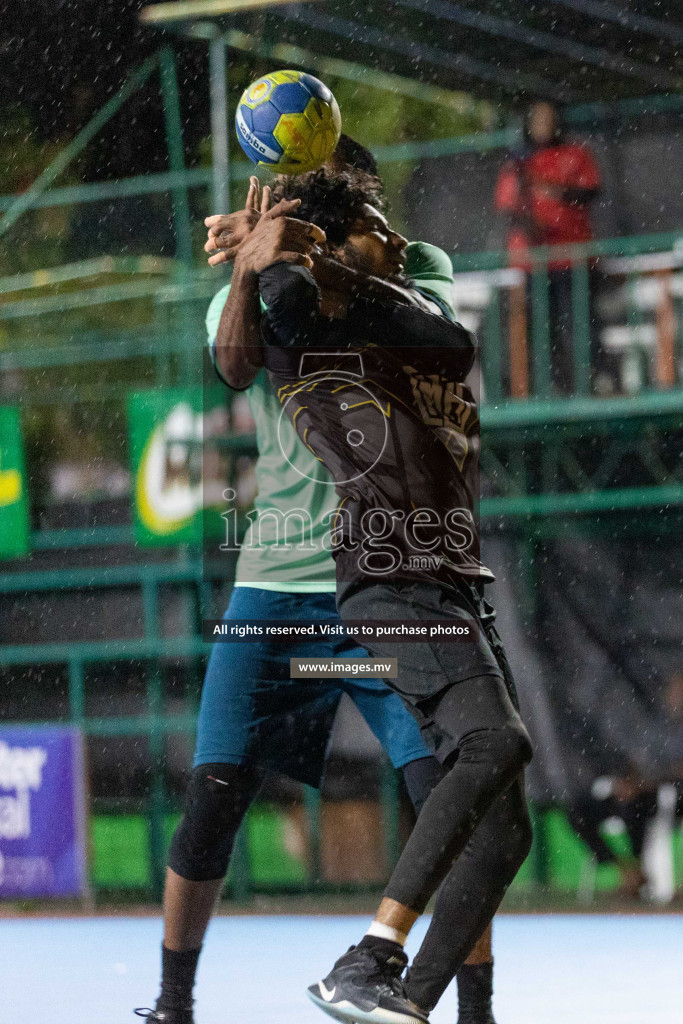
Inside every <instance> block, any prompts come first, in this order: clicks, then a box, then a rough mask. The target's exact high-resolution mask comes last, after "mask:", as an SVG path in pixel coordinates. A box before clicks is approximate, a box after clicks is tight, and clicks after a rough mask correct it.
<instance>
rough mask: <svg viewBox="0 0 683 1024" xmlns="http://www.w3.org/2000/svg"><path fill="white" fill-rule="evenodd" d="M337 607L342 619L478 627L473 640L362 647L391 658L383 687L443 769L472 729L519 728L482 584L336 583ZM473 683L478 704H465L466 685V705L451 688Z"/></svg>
mask: <svg viewBox="0 0 683 1024" xmlns="http://www.w3.org/2000/svg"><path fill="white" fill-rule="evenodd" d="M337 604H338V608H339V613H340V616H341V618H342V620H344V621H351V620H366V621H367V620H369V619H374V620H385V619H398V620H400V621H404V622H420V621H429V620H431V621H434V620H440V621H443V622H447V621H452V622H472V623H474V624H475V625H476V626H477V635H476V639H474V640H473V641H467V642H462V641H458V642H452V641H448V640H438V639H436V640H425V641H415V642H414V643H413V642H410V643H406V642H403V643H400V644H396V643H392V641H391V640H386V641H383V640H375V639H374V638H373V639H370V640H367V641H366V640H365V639H364V641H363V643H364V645H365V646H366V647H367V649H368V650H369V652H370V654H371V655H372V657H377V658H386V657H395V658H397V659H398V677H397V678H396V679H387V680H386V682H387V685H388V686H390V687H391V688H392V689H393V690H395V691H396V692H397V693H398V694H399V696H400V697H401V698H402V699H403V701H404V703H405V704H406V705H407V706H408V707H409V709H410V710H411V711H412V713H413V714H414V715H415V718H416V719H417V721H418V724H419V726H420V730H421V732H422V735H423V737H424V739H425V742H426V743H427V745H428V746H429V748H430V750H431V751H432V752H433V753H434V755H435V756H436V757H437V758H438V759H439V760H440V761H441V762H442V763H443V762H444V761H446V759H447V758H449V757H451V755H452V754H453V753H454V752H455V751H456V750H457V749H458V746H459V743H460V740H461V738H462V737H463V736H465V735H466V734H467V733H468V732H471V731H472V730H473V729H479V728H498V727H502V726H504V725H506V724H513V723H514V724H516V725H519V726H521V724H522V723H521V719H520V717H519V704H518V700H517V693H516V690H515V683H514V679H513V676H512V671H511V669H510V666H509V664H508V660H507V657H506V655H505V649H504V647H503V644H502V641H501V639H500V637H499V635H498V632H497V630H496V628H495V626H494V620H495V616H496V613H495V611H494V609H493V607H492V606H491V605H490V604H489V602H488V601H487V600H486V599H485V598H484V596H483V586H482V585H480V584H475V583H470V582H469V581H467V580H466V579H465V578H464V577H463V578H462V579H460V580H458V582H457V583H455V584H454V585H452V586H444V585H440V584H437V583H430V582H426V581H424V582H423V581H415V582H412V581H399V582H395V583H389V582H385V583H376V584H371V585H369V586H367V585H358V584H355V585H350V584H342V585H340V587H339V589H338V594H337ZM474 679H481V686H480V694H481V699H474V700H472V698H471V694H472V687H471V686H468V687H467V688H466V689H467V693H468V699H467V700H466V701H465V700H463V696H464V689H465V688H461V690H460V692H459V689H458V683H461V682H464V681H465V680H474ZM475 692H476V690H475Z"/></svg>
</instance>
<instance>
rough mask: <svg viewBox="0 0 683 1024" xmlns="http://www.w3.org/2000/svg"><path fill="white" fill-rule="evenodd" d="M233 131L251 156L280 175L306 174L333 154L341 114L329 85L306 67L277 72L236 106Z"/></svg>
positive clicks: (255, 84) (251, 88)
mask: <svg viewBox="0 0 683 1024" xmlns="http://www.w3.org/2000/svg"><path fill="white" fill-rule="evenodd" d="M235 129H236V131H237V138H238V139H239V143H240V146H241V147H242V149H243V150H244V152H245V153H246V154H247V156H248V157H249V159H250V160H252V161H253V162H254V163H255V164H258V165H259V166H261V167H269V168H270V169H271V170H272V171H275V172H276V173H277V174H303V173H304V172H305V171H313V170H315V169H316V168H317V167H320V166H321V165H322V164H324V163H325V161H326V160H328V159H329V157H330V156H331V155H332V153H333V152H334V150H335V148H336V145H337V143H338V142H339V135H340V133H341V114H340V113H339V107H338V106H337V101H336V100H335V98H334V96H333V95H332V93H331V92H330V90H329V89H328V88H327V86H326V85H325V84H324V83H323V82H321V81H319V79H317V78H314V77H313V75H308V74H306V73H305V72H303V71H273V72H271V74H269V75H264V76H263V78H259V79H258V80H257V81H256V82H253V83H252V84H251V85H250V86H249V88H248V89H245V91H244V92H243V93H242V97H241V99H240V101H239V103H238V105H237V114H236V116H235Z"/></svg>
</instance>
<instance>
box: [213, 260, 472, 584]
mask: <svg viewBox="0 0 683 1024" xmlns="http://www.w3.org/2000/svg"><path fill="white" fill-rule="evenodd" d="M405 274H406V276H407V277H409V278H411V280H413V281H414V282H415V285H416V287H417V288H418V289H419V290H420V291H421V292H424V293H425V295H426V296H427V297H428V298H432V299H434V300H435V301H436V302H437V304H438V305H439V306H440V307H441V308H442V309H443V310H444V312H445V313H446V314H447V315H449V316H451V317H452V316H453V310H452V306H451V301H452V299H451V295H452V287H453V270H452V268H451V262H450V260H449V258H448V256H447V255H446V253H445V252H443V251H442V250H441V249H437V248H436V246H434V245H429V244H428V243H426V242H411V243H410V244H409V245H408V250H407V253H406V267H405ZM229 291H230V285H229V284H228V285H226V286H225V287H224V288H221V290H220V291H219V292H218V293H217V294H216V295H215V296H214V297H213V299H212V301H211V304H210V306H209V309H208V312H207V315H206V330H207V335H208V342H209V346H210V347H211V348H212V349H213V347H214V345H215V339H216V334H217V332H218V324H219V322H220V318H221V313H222V312H223V307H224V305H225V302H226V299H227V297H228V292H229ZM247 399H248V402H249V408H250V410H251V414H252V416H253V418H254V423H255V424H256V443H257V445H258V451H259V457H258V460H257V463H256V484H257V495H256V500H255V502H254V513H253V514H252V516H251V519H252V525H251V526H250V528H249V530H248V532H247V535H246V536H245V538H244V542H243V544H242V550H241V551H240V555H239V558H238V561H237V576H236V581H235V586H238V587H256V588H259V589H261V590H275V591H279V592H282V593H321V592H329V593H334V591H335V589H336V587H335V571H334V560H333V558H332V555H331V554H330V516H331V514H332V513H333V512H334V509H335V508H336V507H337V504H338V499H337V495H336V492H335V488H334V483H333V481H332V479H331V477H330V476H329V474H328V472H327V470H326V469H325V467H324V466H323V465H322V463H320V462H318V461H317V459H315V458H314V457H313V455H312V454H311V453H310V452H309V451H308V449H307V448H306V447H305V446H304V445H303V444H302V443H301V441H300V440H299V437H298V436H297V434H296V431H295V430H294V428H293V427H292V425H291V423H290V422H289V420H288V419H287V416H285V415H283V414H282V406H281V405H280V403H279V401H278V400H277V398H276V396H275V393H274V392H273V390H272V388H271V386H270V383H269V381H268V378H267V375H266V373H265V370H261V371H260V372H259V374H258V376H257V377H256V379H255V381H254V383H253V384H252V385H251V387H250V388H249V389H248V391H247Z"/></svg>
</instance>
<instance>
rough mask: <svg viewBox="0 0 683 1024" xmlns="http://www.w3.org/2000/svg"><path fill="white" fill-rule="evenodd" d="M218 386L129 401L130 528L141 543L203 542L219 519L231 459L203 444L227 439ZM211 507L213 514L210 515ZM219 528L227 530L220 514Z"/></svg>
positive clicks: (143, 395)
mask: <svg viewBox="0 0 683 1024" xmlns="http://www.w3.org/2000/svg"><path fill="white" fill-rule="evenodd" d="M227 428H228V412H227V408H226V404H225V395H224V393H223V392H222V390H221V389H220V388H215V389H209V390H208V391H207V390H203V389H202V388H169V389H166V390H161V391H160V390H154V391H141V392H135V393H134V394H131V395H129V397H128V429H129V435H130V456H131V469H132V472H133V479H134V487H133V522H134V525H135V539H136V541H137V543H138V544H145V545H152V546H153V545H158V544H201V543H202V539H203V536H204V532H205V530H206V529H207V526H209V525H210V524H211V523H212V522H213V521H214V520H215V519H216V517H217V516H218V514H217V513H216V512H214V514H213V516H212V515H211V514H210V509H211V507H212V506H213V507H214V508H220V507H221V495H222V491H223V489H224V487H225V486H226V482H225V481H226V478H227V461H228V460H227V457H226V456H224V454H223V452H222V451H221V450H220V449H217V448H216V447H215V445H213V446H212V445H209V446H208V451H209V452H210V457H207V450H206V446H205V442H206V441H208V440H209V439H211V438H212V437H215V438H220V437H223V436H225V434H227ZM207 506H209V509H208V512H209V514H208V516H207V515H206V513H207ZM213 528H214V529H216V528H218V529H222V522H221V519H220V517H219V516H218V522H217V524H216V523H214V526H213Z"/></svg>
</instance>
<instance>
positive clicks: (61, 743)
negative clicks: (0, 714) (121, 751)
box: [0, 726, 87, 899]
mask: <svg viewBox="0 0 683 1024" xmlns="http://www.w3.org/2000/svg"><path fill="white" fill-rule="evenodd" d="M86 884H87V874H86V842H85V786H84V774H83V747H82V737H81V734H80V733H79V732H78V730H77V729H72V728H62V727H58V726H0V898H2V899H18V898H21V899H31V898H36V897H45V896H77V895H80V894H81V893H82V892H83V891H84V889H85V887H86Z"/></svg>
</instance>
